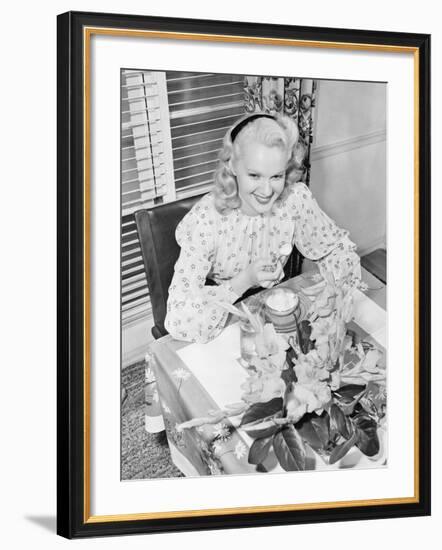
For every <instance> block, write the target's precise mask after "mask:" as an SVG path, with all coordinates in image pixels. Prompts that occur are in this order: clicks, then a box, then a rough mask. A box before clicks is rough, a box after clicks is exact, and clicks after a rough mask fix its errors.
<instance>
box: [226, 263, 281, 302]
mask: <svg viewBox="0 0 442 550" xmlns="http://www.w3.org/2000/svg"><path fill="white" fill-rule="evenodd" d="M282 272H283V267H282V264H281V262H280V261H278V262H276V263H272V261H271V260H269V259H264V258H260V259H259V260H256V261H254V262H252V263H251V264H249V265H248V266H247V267H246V269H245V270H244V271H242V272H241V273H239V275H236V277H233V279H232V280H231V281H230V284H231V286H232V288H233V290H234V291H235V292H236V293H237V294H238V295H239V296H242V295H243V294H244V292H246V290H248V289H249V288H253V287H257V286H262V287H263V288H269V287H271V286H273V285H274V284H275V282H276V281H278V280H279V279H280V277H281V275H282Z"/></svg>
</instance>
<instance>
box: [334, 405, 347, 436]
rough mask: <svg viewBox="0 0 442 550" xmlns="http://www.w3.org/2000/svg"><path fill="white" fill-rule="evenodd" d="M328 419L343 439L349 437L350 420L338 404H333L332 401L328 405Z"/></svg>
mask: <svg viewBox="0 0 442 550" xmlns="http://www.w3.org/2000/svg"><path fill="white" fill-rule="evenodd" d="M330 421H331V426H332V428H333V429H334V430H336V431H337V432H338V433H339V434H340V435H342V437H344V438H345V439H350V436H351V431H352V430H351V423H350V420H348V419H347V417H346V416H345V414H344V413H343V412H342V411H341V409H340V408H339V407H338V405H335V404H334V403H333V405H332V406H331V407H330Z"/></svg>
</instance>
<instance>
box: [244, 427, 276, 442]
mask: <svg viewBox="0 0 442 550" xmlns="http://www.w3.org/2000/svg"><path fill="white" fill-rule="evenodd" d="M280 429H281V426H279V425H278V424H272V425H270V426H269V427H268V428H258V429H256V430H254V429H247V430H244V431H245V432H246V434H247V435H248V436H250V437H253V439H260V438H261V437H268V436H270V435H273V434H274V433H276V432H277V431H278V430H280Z"/></svg>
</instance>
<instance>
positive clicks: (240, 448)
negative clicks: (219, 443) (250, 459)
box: [233, 441, 247, 460]
mask: <svg viewBox="0 0 442 550" xmlns="http://www.w3.org/2000/svg"><path fill="white" fill-rule="evenodd" d="M246 452H247V447H246V446H245V445H244V443H243V442H242V441H238V443H237V444H236V445H235V450H234V451H233V454H234V455H235V456H236V458H237V460H241V458H242V457H243V456H245V455H246Z"/></svg>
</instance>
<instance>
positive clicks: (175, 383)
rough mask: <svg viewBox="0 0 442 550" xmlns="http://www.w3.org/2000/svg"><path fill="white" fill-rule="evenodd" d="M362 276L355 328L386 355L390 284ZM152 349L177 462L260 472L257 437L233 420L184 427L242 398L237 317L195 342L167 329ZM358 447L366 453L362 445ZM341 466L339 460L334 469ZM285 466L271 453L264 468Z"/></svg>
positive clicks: (298, 283)
mask: <svg viewBox="0 0 442 550" xmlns="http://www.w3.org/2000/svg"><path fill="white" fill-rule="evenodd" d="M314 275H315V274H314V272H309V273H305V274H302V275H299V276H297V277H295V278H293V279H291V280H289V281H286V282H284V283H282V284H281V285H280V286H286V287H290V288H293V289H294V290H295V291H299V290H300V289H301V288H305V287H308V286H311V285H313V284H315V278H314ZM362 280H363V282H365V283H366V285H367V286H368V290H367V291H366V292H365V293H364V294H362V293H361V292H359V291H358V293H357V297H356V300H355V313H357V314H356V315H355V318H356V319H355V322H352V323H351V326H350V327H349V328H352V329H353V330H355V331H356V332H358V333H359V334H361V335H362V336H363V337H364V339H366V340H369V341H370V340H371V341H372V342H373V343H375V344H376V347H377V348H379V349H381V350H382V351H383V352H384V359H385V333H386V313H385V309H386V286H385V285H384V284H383V283H382V282H381V281H379V280H378V279H376V277H374V276H373V275H371V274H370V273H369V272H368V271H366V270H364V269H363V270H362ZM232 342H233V344H232ZM151 353H152V358H153V368H154V371H155V378H156V385H157V392H158V393H157V400H158V401H159V404H160V405H161V411H162V419H161V417H157V419H156V421H155V422H156V423H157V428H156V429H159V428H158V425H161V422H162V421H163V422H164V427H165V429H166V433H167V438H168V442H169V447H170V450H171V454H172V459H173V461H174V463H175V464H176V466H177V467H178V468H179V469H180V470H181V471H182V472H183V473H184V474H185V475H186V476H201V475H213V474H222V473H243V474H244V473H256V472H257V466H255V465H251V464H248V461H247V456H248V447H249V446H250V444H251V442H252V440H251V439H250V438H249V437H248V436H247V434H245V433H241V431H240V430H237V429H236V427H235V426H234V425H232V424H231V423H230V422H229V421H225V420H223V421H221V422H219V423H217V424H212V425H209V426H207V425H206V426H201V427H198V428H192V429H188V430H180V429H179V425H180V424H181V423H182V422H185V421H188V420H190V419H192V418H198V417H202V416H207V413H208V411H217V410H220V408H221V407H223V406H225V405H226V404H227V403H233V402H237V401H239V400H240V396H241V392H242V391H241V389H240V384H241V382H242V381H243V380H244V379H245V377H246V376H247V373H246V371H245V370H244V369H243V368H242V367H241V366H240V365H239V363H238V362H237V360H236V359H235V355H239V327H238V326H237V323H234V322H232V321H230V322H229V323H228V326H227V327H226V329H224V331H223V333H222V334H221V335H220V336H218V337H217V338H216V339H215V340H213V341H212V342H210V343H209V344H190V343H188V342H182V341H177V340H174V339H173V338H172V337H171V336H170V335H167V336H165V337H163V338H161V339H159V340H157V341H156V342H154V343H153V344H152V347H151ZM148 420H149V419H148ZM155 422H154V423H155ZM214 438H215V439H214ZM355 451H356V452H357V453H359V455H361V456H363V455H362V454H361V453H360V452H359V451H358V450H357V449H355ZM313 455H314V453H313ZM354 455H355V453H352V452H350V453H349V455H347V457H344V459H342V460H341V462H340V463H339V465H338V467H342V468H346V467H347V468H348V467H351V466H353V465H354V464H353V463H352V461H355V460H356V458H355V456H354ZM361 456H358V458H357V460H360V459H361ZM365 458H366V457H364V459H365ZM310 459H311V460H310V461H311V463H312V465H311V468H312V469H327V468H328V467H329V466H328V465H326V464H325V463H324V462H322V461H321V460H318V457H317V456H316V457H315V456H312V457H310ZM365 462H366V463H364V467H373V466H376V465H377V464H375V463H374V462H373V461H371V462H370V460H368V459H367V460H366V461H365ZM336 467H337V466H336V464H335V465H334V466H333V469H335V468H336ZM279 468H280V467H279V464H278V465H276V464H275V463H274V462H272V458H271V457H270V458H269V460H268V464H263V465H260V466H259V467H258V471H260V470H261V471H278V470H279Z"/></svg>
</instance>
